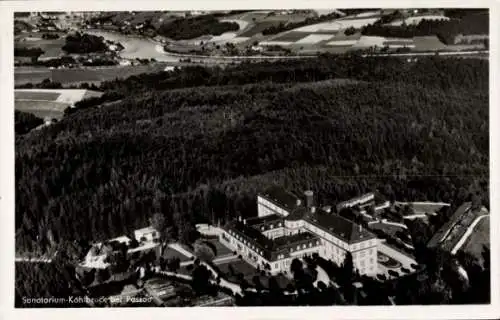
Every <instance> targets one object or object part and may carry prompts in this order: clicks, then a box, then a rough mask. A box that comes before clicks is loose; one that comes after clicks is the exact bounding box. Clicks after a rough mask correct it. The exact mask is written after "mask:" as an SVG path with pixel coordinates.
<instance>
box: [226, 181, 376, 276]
mask: <svg viewBox="0 0 500 320" xmlns="http://www.w3.org/2000/svg"><path fill="white" fill-rule="evenodd" d="M372 199H373V194H369V195H367V196H363V197H360V198H358V199H355V200H354V201H351V202H350V203H349V205H351V203H352V205H358V204H360V203H361V204H364V203H365V202H370V201H371V200H372ZM360 200H361V201H360ZM257 207H258V216H257V217H256V218H252V219H241V218H240V219H239V220H238V221H234V222H231V223H229V224H228V225H227V226H225V227H224V232H222V233H221V235H220V241H221V242H222V243H224V244H225V245H226V246H228V247H229V248H231V249H232V250H234V251H236V252H237V253H238V254H241V256H242V258H243V259H245V260H246V261H247V262H249V263H250V264H252V265H253V266H255V267H260V268H264V269H267V270H269V271H271V272H272V273H278V272H285V273H286V272H288V271H289V270H290V265H291V262H292V260H293V259H295V258H302V257H304V256H306V255H312V254H314V253H317V254H319V255H320V256H321V257H323V258H325V259H328V260H332V261H334V262H335V263H336V264H338V265H340V264H342V263H343V261H344V258H345V256H346V253H347V252H350V253H351V254H352V257H353V262H354V266H355V268H356V269H357V271H359V273H360V274H366V275H375V274H376V273H377V239H376V237H375V236H374V235H373V234H372V233H370V232H369V231H368V230H366V229H364V228H363V227H362V226H360V225H357V224H355V223H353V222H352V221H350V220H347V219H345V218H343V217H341V216H339V215H337V214H335V213H332V212H331V209H330V207H329V206H327V207H323V208H321V209H318V208H317V207H316V206H314V201H313V192H312V191H306V192H304V197H303V199H300V198H298V197H296V196H295V195H293V194H291V193H289V192H287V191H285V190H283V189H280V188H270V189H268V190H267V191H265V192H263V193H261V194H259V195H258V196H257Z"/></svg>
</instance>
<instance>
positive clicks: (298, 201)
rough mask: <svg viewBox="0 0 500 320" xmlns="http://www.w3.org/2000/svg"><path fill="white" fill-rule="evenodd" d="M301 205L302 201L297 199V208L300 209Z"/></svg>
mask: <svg viewBox="0 0 500 320" xmlns="http://www.w3.org/2000/svg"><path fill="white" fill-rule="evenodd" d="M301 204H302V201H301V200H300V199H297V207H300V205H301Z"/></svg>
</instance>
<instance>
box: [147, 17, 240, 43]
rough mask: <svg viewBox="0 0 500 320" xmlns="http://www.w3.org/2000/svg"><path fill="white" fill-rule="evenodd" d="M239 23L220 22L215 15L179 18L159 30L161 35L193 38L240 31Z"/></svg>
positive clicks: (172, 37) (174, 37)
mask: <svg viewBox="0 0 500 320" xmlns="http://www.w3.org/2000/svg"><path fill="white" fill-rule="evenodd" d="M238 30H239V25H238V24H237V23H235V22H220V21H219V20H218V19H217V18H216V17H215V16H214V15H202V16H197V17H187V18H177V19H175V20H174V21H171V22H167V23H165V24H162V25H161V26H160V27H159V28H158V30H157V32H158V34H159V35H162V36H164V37H167V38H170V39H173V40H182V39H193V38H196V37H200V36H203V35H207V34H209V35H214V36H218V35H221V34H223V33H224V32H229V31H238Z"/></svg>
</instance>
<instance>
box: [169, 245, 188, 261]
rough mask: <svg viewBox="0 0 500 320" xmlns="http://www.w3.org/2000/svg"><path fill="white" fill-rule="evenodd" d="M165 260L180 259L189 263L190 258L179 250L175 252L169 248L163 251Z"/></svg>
mask: <svg viewBox="0 0 500 320" xmlns="http://www.w3.org/2000/svg"><path fill="white" fill-rule="evenodd" d="M163 258H165V259H173V258H179V259H180V260H181V262H182V261H188V260H189V258H188V257H186V256H185V255H183V254H182V253H180V252H179V251H177V250H174V249H172V248H169V247H167V248H166V249H165V250H163Z"/></svg>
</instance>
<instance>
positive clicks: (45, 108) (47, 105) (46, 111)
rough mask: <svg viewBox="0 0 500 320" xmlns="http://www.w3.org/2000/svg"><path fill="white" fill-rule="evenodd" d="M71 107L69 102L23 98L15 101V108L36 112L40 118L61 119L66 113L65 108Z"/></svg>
mask: <svg viewBox="0 0 500 320" xmlns="http://www.w3.org/2000/svg"><path fill="white" fill-rule="evenodd" d="M67 107H69V104H68V103H61V102H54V101H33V100H21V101H19V100H18V101H15V103H14V108H15V109H16V110H19V111H24V112H28V113H31V114H34V115H35V116H37V117H39V118H42V119H43V118H55V119H61V118H62V117H63V115H64V109H66V108H67Z"/></svg>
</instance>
